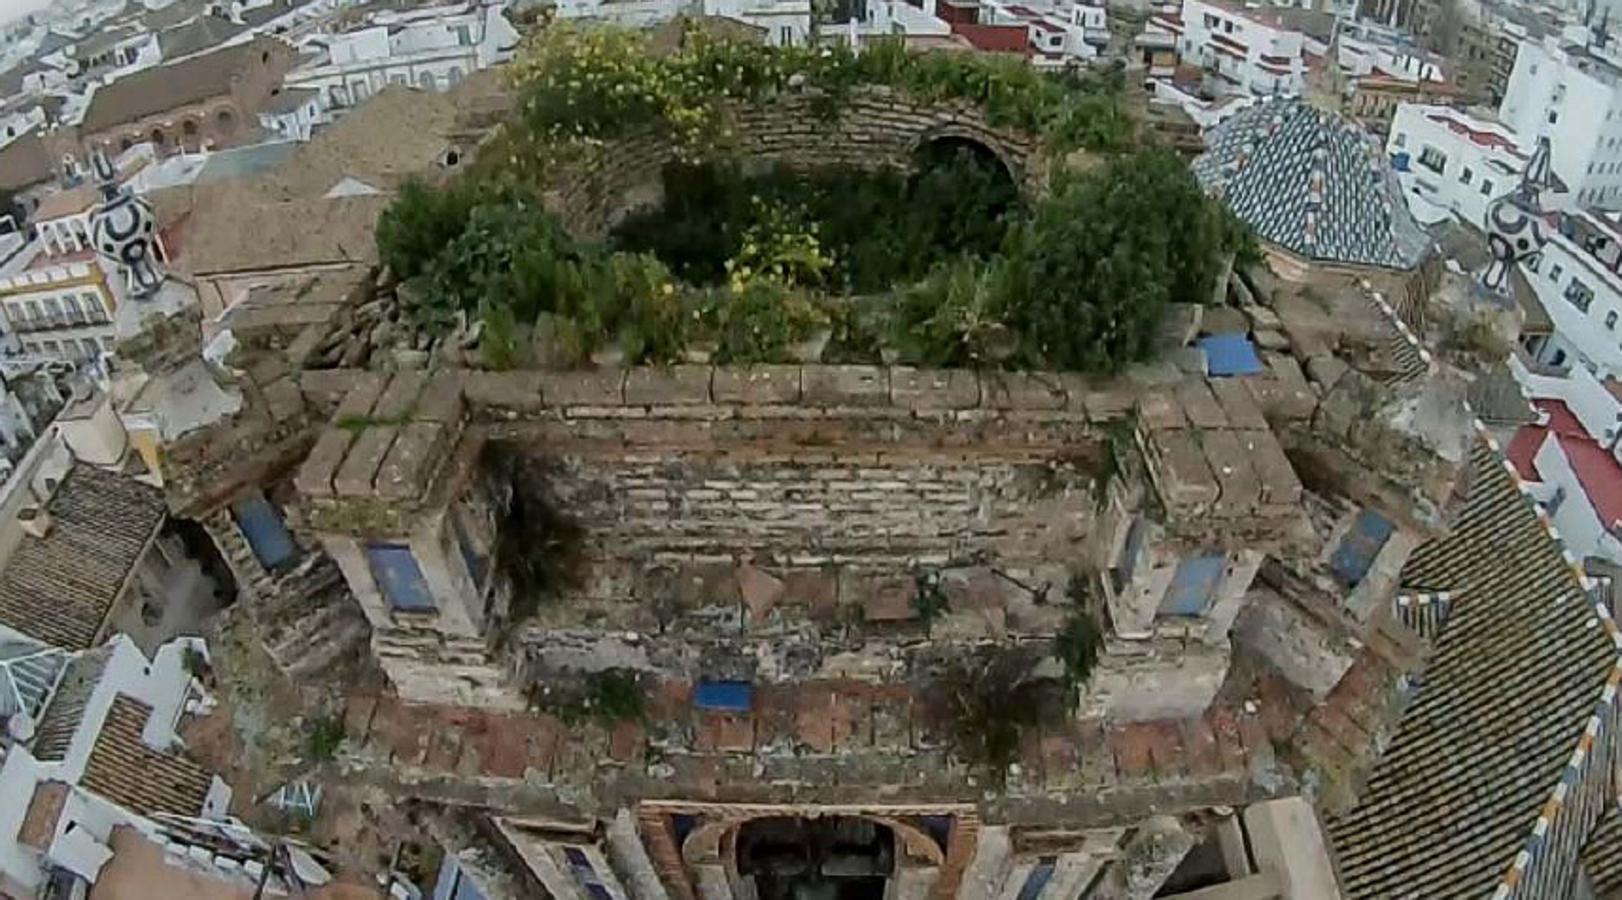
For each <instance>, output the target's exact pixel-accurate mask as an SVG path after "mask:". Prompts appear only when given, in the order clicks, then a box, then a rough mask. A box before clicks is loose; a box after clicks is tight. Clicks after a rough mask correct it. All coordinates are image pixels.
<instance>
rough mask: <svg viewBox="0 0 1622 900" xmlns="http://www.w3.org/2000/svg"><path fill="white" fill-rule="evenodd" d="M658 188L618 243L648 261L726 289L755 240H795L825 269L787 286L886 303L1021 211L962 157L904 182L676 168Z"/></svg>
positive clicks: (1007, 185)
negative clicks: (732, 267)
mask: <svg viewBox="0 0 1622 900" xmlns="http://www.w3.org/2000/svg"><path fill="white" fill-rule="evenodd" d="M664 183H665V202H664V206H663V207H661V208H660V209H657V210H653V211H650V212H646V213H643V214H641V215H638V216H635V217H633V218H631V219H629V220H627V221H625V222H623V223H621V225H620V226H619V227H618V228H617V229H616V230H615V235H614V238H615V243H617V244H618V245H619V246H621V247H623V248H625V249H627V250H633V251H643V252H649V253H652V254H654V255H655V256H657V257H659V258H660V259H662V260H664V261H665V263H666V264H667V265H668V266H669V267H670V269H671V271H673V272H674V273H675V274H676V275H677V276H678V277H680V278H681V279H682V280H684V281H687V282H690V283H693V284H720V283H723V282H725V281H726V280H727V279H728V275H729V274H730V273H729V272H728V270H727V263H728V262H729V261H731V260H733V259H735V258H738V257H739V256H740V255H744V254H745V250H746V248H747V247H749V246H751V245H752V244H755V243H759V235H760V234H761V233H764V234H766V235H781V234H785V233H795V232H799V233H807V234H811V235H812V236H813V237H815V239H816V242H817V247H818V250H819V252H820V253H821V254H822V255H823V256H825V257H826V258H827V260H828V262H829V265H828V266H827V267H826V269H827V271H824V272H820V273H817V277H816V278H814V279H808V278H804V277H796V278H793V279H791V280H792V281H794V282H796V283H800V284H807V283H808V282H809V283H810V284H812V285H815V286H819V287H823V288H827V289H830V290H833V291H838V292H849V293H857V294H872V293H878V292H881V291H887V290H889V289H890V288H891V287H892V286H894V285H896V284H905V283H908V282H912V281H916V280H918V279H920V278H923V277H924V276H925V275H927V274H928V273H929V271H930V269H931V268H933V267H934V266H935V265H938V264H940V263H943V262H945V261H947V260H949V259H951V258H954V257H956V256H960V255H964V254H968V255H971V256H978V257H989V256H991V255H992V254H994V253H996V252H997V249H998V248H999V247H1000V246H1001V245H1002V242H1003V238H1004V236H1005V235H1006V233H1007V230H1008V224H1009V222H1010V221H1011V220H1012V219H1013V217H1014V216H1016V215H1017V214H1018V210H1019V207H1020V198H1019V192H1018V190H1017V189H1016V188H1015V187H1014V185H1013V182H1012V180H1011V179H1009V177H1008V174H1007V172H1006V170H1004V169H1003V168H1002V167H1001V164H1000V163H998V162H997V161H996V160H995V159H989V160H988V159H984V158H982V157H980V156H977V155H976V154H973V153H971V152H969V151H968V150H966V149H963V148H961V147H949V148H946V150H945V152H944V153H942V154H941V155H940V158H938V159H929V160H924V161H923V165H922V168H921V170H920V172H919V174H918V175H917V176H916V177H910V178H909V177H907V176H905V175H903V174H901V173H898V172H892V171H878V172H864V171H860V170H852V169H840V168H823V169H815V170H792V169H788V168H778V169H775V170H773V171H771V172H767V173H764V174H760V175H745V174H744V173H742V172H741V171H739V170H738V169H737V167H736V166H723V165H717V164H713V163H705V164H698V165H690V164H679V165H673V166H671V167H669V168H668V169H667V170H666V172H665V176H664ZM752 239H753V240H752Z"/></svg>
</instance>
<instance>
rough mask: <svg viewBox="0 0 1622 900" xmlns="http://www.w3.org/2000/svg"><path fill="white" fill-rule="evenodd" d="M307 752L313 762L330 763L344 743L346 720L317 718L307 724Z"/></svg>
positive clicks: (327, 717) (329, 717)
mask: <svg viewBox="0 0 1622 900" xmlns="http://www.w3.org/2000/svg"><path fill="white" fill-rule="evenodd" d="M306 728H307V729H308V731H307V733H306V735H305V745H304V746H305V752H306V753H307V754H308V755H309V757H310V760H311V761H312V762H317V763H323V762H330V761H331V760H332V759H333V757H335V756H337V755H338V748H339V747H341V746H343V743H344V720H343V719H342V718H341V717H339V716H316V717H315V718H313V719H310V720H309V721H308V723H307V724H306Z"/></svg>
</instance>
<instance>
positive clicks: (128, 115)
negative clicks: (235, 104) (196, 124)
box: [79, 38, 275, 135]
mask: <svg viewBox="0 0 1622 900" xmlns="http://www.w3.org/2000/svg"><path fill="white" fill-rule="evenodd" d="M274 43H275V39H274V38H256V39H254V40H252V41H249V42H247V43H245V44H236V45H234V46H230V47H224V48H222V49H219V50H215V51H213V52H212V53H205V54H203V55H201V56H193V57H190V58H188V59H184V60H181V61H180V62H176V63H170V64H168V65H161V66H153V67H152V68H150V69H142V70H140V71H139V72H132V73H131V74H129V75H125V76H124V77H123V78H120V79H118V80H117V81H114V82H113V83H112V84H109V85H106V86H105V87H102V88H101V89H99V90H97V91H96V93H95V94H94V95H93V96H91V98H90V108H89V109H87V110H85V114H84V121H83V122H82V123H81V124H80V126H79V130H80V133H81V134H84V135H93V134H95V133H97V132H99V131H103V130H105V129H108V128H112V127H114V126H117V125H122V124H124V123H126V122H135V121H138V120H140V119H143V118H145V117H147V116H150V115H153V114H154V113H161V112H167V111H169V110H172V109H179V108H180V107H182V106H189V105H191V104H194V103H201V102H202V101H204V100H207V99H209V98H211V97H220V96H224V95H225V94H227V93H230V91H231V79H232V78H234V77H236V76H237V75H239V74H241V73H242V72H243V70H245V69H247V68H248V67H249V65H251V64H252V61H253V60H254V58H255V57H257V56H259V55H260V54H261V53H264V52H266V51H267V50H268V49H269V48H270V46H271V45H272V44H274Z"/></svg>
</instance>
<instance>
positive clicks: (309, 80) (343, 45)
mask: <svg viewBox="0 0 1622 900" xmlns="http://www.w3.org/2000/svg"><path fill="white" fill-rule="evenodd" d="M504 10H505V5H504V4H500V3H486V2H482V0H481V2H474V3H464V4H458V5H454V6H437V7H431V8H426V9H418V10H411V11H409V12H403V13H395V12H380V13H376V14H374V15H373V17H372V20H371V23H370V24H369V25H368V26H367V27H365V28H360V29H356V30H354V31H348V32H344V33H342V34H332V35H315V36H312V37H310V38H307V39H306V41H305V44H304V49H306V50H313V51H318V52H322V54H323V58H322V59H320V60H318V61H317V62H315V63H314V64H312V65H309V66H305V67H301V68H299V69H295V70H294V71H292V72H289V73H288V75H287V78H286V79H285V87H284V90H286V89H289V88H308V89H313V90H315V91H316V92H317V93H318V96H319V98H320V101H319V102H320V106H321V108H322V110H323V111H328V112H330V111H332V110H337V109H345V108H348V107H350V106H354V105H356V104H358V103H362V102H364V101H365V100H366V99H367V98H368V97H370V96H372V95H373V94H375V93H377V92H378V91H381V90H382V89H384V88H385V87H388V86H389V85H400V86H412V87H419V88H423V89H426V90H439V91H444V90H449V89H450V88H452V87H455V86H456V85H457V84H460V83H461V81H462V79H464V78H466V77H467V76H468V75H471V74H472V73H474V72H477V71H479V70H481V69H485V68H488V67H490V66H493V65H496V64H497V63H501V62H505V61H507V60H508V59H511V58H512V53H513V50H514V49H515V48H516V47H517V45H518V32H517V31H516V30H515V29H514V28H513V26H512V23H511V22H509V21H508V20H507V17H506V15H505V12H504Z"/></svg>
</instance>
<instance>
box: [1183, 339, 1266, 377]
mask: <svg viewBox="0 0 1622 900" xmlns="http://www.w3.org/2000/svg"><path fill="white" fill-rule="evenodd" d="M1196 343H1197V344H1198V345H1199V347H1200V349H1201V350H1204V351H1205V368H1206V371H1208V372H1210V373H1211V376H1212V377H1213V378H1226V377H1229V376H1232V375H1255V374H1257V373H1258V372H1260V371H1262V360H1261V357H1260V356H1257V355H1256V345H1255V344H1252V343H1251V342H1250V338H1249V337H1247V336H1245V335H1243V334H1239V333H1238V332H1233V333H1229V334H1213V335H1209V336H1207V337H1202V338H1200V339H1199V340H1198V341H1197V342H1196Z"/></svg>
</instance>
